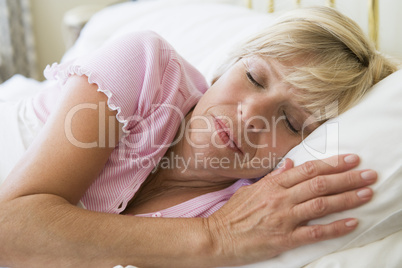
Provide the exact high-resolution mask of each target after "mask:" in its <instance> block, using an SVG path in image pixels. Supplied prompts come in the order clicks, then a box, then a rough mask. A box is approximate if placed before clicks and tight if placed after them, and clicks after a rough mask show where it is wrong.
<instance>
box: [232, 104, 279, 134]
mask: <svg viewBox="0 0 402 268" xmlns="http://www.w3.org/2000/svg"><path fill="white" fill-rule="evenodd" d="M270 106H271V105H270V104H269V101H268V100H266V99H265V98H246V99H245V100H244V101H242V102H239V103H238V105H237V113H238V116H239V118H241V120H242V122H243V123H244V124H245V127H246V128H247V129H248V130H251V131H256V132H257V131H260V130H264V129H265V130H267V129H269V120H270V117H271V115H273V113H272V109H273V107H270Z"/></svg>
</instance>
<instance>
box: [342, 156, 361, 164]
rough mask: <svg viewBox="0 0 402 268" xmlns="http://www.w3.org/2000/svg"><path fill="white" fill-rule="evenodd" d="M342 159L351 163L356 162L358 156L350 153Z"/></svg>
mask: <svg viewBox="0 0 402 268" xmlns="http://www.w3.org/2000/svg"><path fill="white" fill-rule="evenodd" d="M343 160H344V161H345V162H346V163H348V164H353V163H356V162H357V160H359V157H358V156H357V155H355V154H350V155H347V156H345V158H344V159H343Z"/></svg>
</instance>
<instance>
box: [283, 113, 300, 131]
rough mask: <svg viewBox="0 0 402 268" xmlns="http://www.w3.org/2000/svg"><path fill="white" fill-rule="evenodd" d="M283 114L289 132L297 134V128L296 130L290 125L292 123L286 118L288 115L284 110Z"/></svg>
mask: <svg viewBox="0 0 402 268" xmlns="http://www.w3.org/2000/svg"><path fill="white" fill-rule="evenodd" d="M283 115H284V116H285V124H286V127H287V128H288V129H289V130H290V131H291V132H293V133H294V134H298V133H299V130H297V129H296V128H295V127H294V126H293V125H292V123H290V121H289V118H288V116H287V115H286V113H285V111H284V112H283Z"/></svg>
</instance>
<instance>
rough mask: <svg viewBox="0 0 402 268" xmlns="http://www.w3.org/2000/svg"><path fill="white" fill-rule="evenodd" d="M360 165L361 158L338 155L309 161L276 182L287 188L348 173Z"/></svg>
mask: <svg viewBox="0 0 402 268" xmlns="http://www.w3.org/2000/svg"><path fill="white" fill-rule="evenodd" d="M358 164H359V157H358V156H357V155H354V154H347V155H336V156H332V157H329V158H326V159H323V160H313V161H308V162H306V163H304V164H302V165H300V166H297V167H295V168H293V169H290V170H288V171H286V172H283V173H281V174H280V175H278V176H279V178H276V181H277V182H278V183H279V184H280V185H281V186H282V187H285V188H290V187H293V186H294V185H296V184H299V183H300V182H303V181H306V180H308V179H311V178H314V177H316V176H318V175H328V174H335V173H340V172H344V171H347V170H349V169H351V168H354V167H356V166H357V165H358Z"/></svg>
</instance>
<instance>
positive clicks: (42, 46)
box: [30, 0, 118, 73]
mask: <svg viewBox="0 0 402 268" xmlns="http://www.w3.org/2000/svg"><path fill="white" fill-rule="evenodd" d="M30 1H31V9H32V13H33V14H32V17H33V28H34V34H35V42H36V50H37V59H38V70H39V73H42V71H43V69H44V68H45V67H46V65H47V64H51V63H53V62H56V61H59V60H60V59H61V56H62V55H63V54H64V51H65V44H64V40H63V28H62V21H63V15H64V13H65V12H66V11H67V10H70V9H72V8H74V7H77V6H80V5H103V6H106V5H108V4H111V3H115V2H118V1H117V0H68V1H66V0H30Z"/></svg>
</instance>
